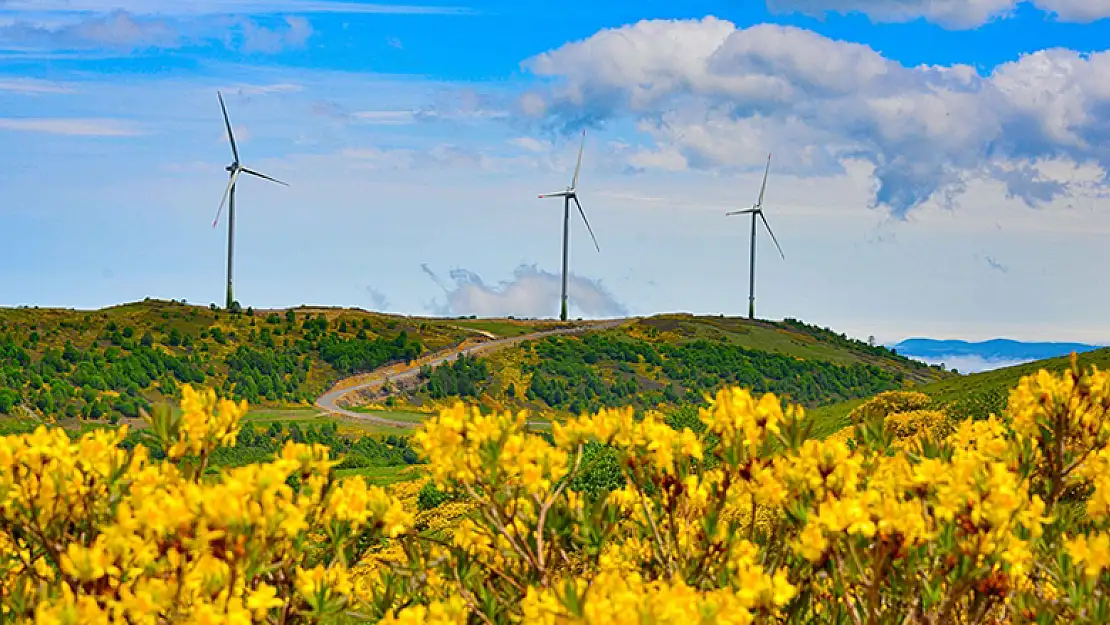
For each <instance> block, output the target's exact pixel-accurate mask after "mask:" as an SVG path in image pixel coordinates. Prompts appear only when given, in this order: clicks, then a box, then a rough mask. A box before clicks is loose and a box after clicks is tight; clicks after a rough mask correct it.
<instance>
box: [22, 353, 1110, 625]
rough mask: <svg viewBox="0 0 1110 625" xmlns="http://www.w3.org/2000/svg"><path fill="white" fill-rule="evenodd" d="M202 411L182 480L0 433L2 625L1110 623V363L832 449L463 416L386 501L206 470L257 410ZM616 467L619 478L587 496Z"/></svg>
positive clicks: (746, 402) (188, 437) (360, 489)
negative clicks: (20, 623)
mask: <svg viewBox="0 0 1110 625" xmlns="http://www.w3.org/2000/svg"><path fill="white" fill-rule="evenodd" d="M183 408H184V415H185V416H183V417H181V418H175V417H173V416H170V415H168V413H161V414H160V415H156V416H155V417H153V418H152V419H151V421H152V427H151V431H152V439H153V440H154V441H155V442H156V443H157V444H158V445H160V446H162V448H164V449H167V450H169V453H168V459H167V461H166V462H164V463H160V464H159V463H152V462H150V461H149V460H148V456H147V453H146V452H145V450H144V448H142V447H138V448H136V449H135V450H134V451H130V452H129V451H124V450H122V449H120V448H119V447H118V438H119V436H120V434H118V433H107V432H100V433H96V434H90V435H86V436H84V437H82V438H81V439H80V440H78V441H70V440H69V439H68V438H66V436H65V435H64V434H62V433H60V432H58V431H54V432H51V431H48V430H45V429H41V430H39V431H38V432H36V433H35V434H32V435H25V436H19V437H14V436H13V437H7V438H5V439H0V440H2V441H3V442H2V444H0V497H2V498H3V499H2V501H0V503H2V504H3V505H2V507H0V524H2V525H0V573H2V574H3V586H2V592H3V593H4V594H3V597H2V599H3V601H2V604H3V605H4V608H5V610H6V612H5V619H6V620H7V619H10V618H12V617H14V620H34V621H36V622H42V623H63V622H64V623H85V622H89V623H98V622H100V623H106V622H121V623H122V622H128V623H140V622H142V623H165V622H203V623H216V622H236V623H249V622H269V623H294V622H335V623H349V622H363V621H371V622H373V621H380V622H384V623H514V622H525V623H610V622H617V623H624V622H630V623H684V624H686V623H771V622H775V623H779V622H789V623H810V622H818V623H853V624H859V625H863V624H865V623H866V624H872V623H875V624H878V623H929V624H942V623H944V624H947V623H960V624H965V623H966V624H970V623H1017V622H1036V623H1053V622H1059V623H1105V622H1110V600H1108V592H1107V591H1108V588H1110V586H1108V583H1110V570H1108V569H1110V423H1108V417H1110V376H1108V375H1107V374H1105V373H1103V372H1100V371H1097V370H1092V371H1090V372H1086V373H1084V372H1081V371H1079V370H1078V368H1077V367H1075V366H1074V365H1073V368H1072V369H1071V370H1070V371H1066V372H1064V373H1063V374H1061V375H1050V374H1048V373H1044V372H1042V373H1040V374H1038V375H1035V376H1031V377H1029V378H1026V379H1024V380H1022V381H1021V382H1020V384H1019V385H1018V387H1017V388H1016V389H1014V391H1013V392H1012V393H1011V395H1010V398H1009V404H1008V408H1007V410H1006V412H1005V413H1004V414H1002V415H998V416H992V417H991V418H988V419H985V420H979V421H964V422H962V423H959V424H958V425H955V426H954V429H953V431H952V432H951V433H950V434H948V435H947V436H946V437H943V438H942V436H941V435H935V436H934V435H930V436H924V437H921V438H920V439H919V441H918V442H919V444H917V445H914V446H898V445H893V444H892V442H893V441H894V440H895V437H894V432H892V431H891V430H890V428H888V427H885V424H884V423H883V422H881V421H880V422H874V421H864V422H862V423H861V424H860V425H858V426H856V427H855V428H854V429H853V430H852V431H851V434H850V438H851V441H850V442H849V441H847V440H845V439H846V438H848V437H847V436H836V437H831V438H830V439H828V440H825V441H819V440H814V439H812V438H810V437H809V435H808V434H809V432H808V423H807V421H806V418H805V416H804V414H803V412H802V411H801V410H800V409H798V408H795V407H786V408H784V407H783V406H782V404H781V402H780V401H779V400H778V399H777V398H775V397H774V396H772V395H764V396H762V397H759V398H756V397H753V396H752V395H751V394H749V393H748V392H746V391H743V390H739V389H726V390H722V391H720V392H719V393H718V394H717V395H716V397H715V398H713V400H712V402H711V403H710V405H709V406H708V407H706V408H703V409H701V410H700V412H699V415H698V417H699V419H698V421H699V427H698V429H699V430H702V431H700V432H697V433H695V431H694V429H692V428H689V427H683V428H681V429H679V428H677V427H674V426H673V424H672V425H669V424H668V423H667V422H666V421H664V420H663V419H662V417H660V416H659V415H656V414H654V413H648V414H647V415H645V416H644V417H643V418H642V419H637V418H636V417H635V415H634V412H633V410H632V409H614V410H602V411H601V412H599V413H597V414H595V415H592V416H582V417H580V418H577V419H572V420H570V421H568V422H566V423H562V424H555V425H554V426H553V431H552V432H551V434H550V436H539V435H536V434H534V433H531V432H528V431H527V430H526V425H525V424H526V415H525V414H524V413H518V414H511V413H501V414H490V415H482V414H480V413H479V411H478V410H477V409H474V408H467V407H465V406H462V405H458V406H456V407H454V408H451V409H447V410H444V411H442V412H441V413H440V414H439V415H438V416H437V417H435V418H432V419H431V420H429V421H428V422H427V423H426V426H425V427H424V428H423V429H422V430H421V431H420V432H419V433H418V434H417V436H416V437H415V445H416V447H417V448H418V449H419V451H420V452H421V453H422V454H423V455H424V456H425V457H426V458H427V460H428V464H427V465H426V466H427V472H428V473H429V474H430V477H429V478H427V480H418V481H413V482H407V483H404V484H398V485H396V486H395V487H393V488H392V489H391V491H390V492H389V493H386V492H385V491H383V490H381V489H377V488H371V487H367V486H366V484H365V482H363V481H362V480H361V479H358V478H353V479H348V480H336V479H335V477H334V474H333V472H332V470H331V465H332V464H333V461H332V460H329V459H328V455H327V451H326V450H323V449H319V448H312V447H308V446H304V445H295V444H289V445H287V446H286V448H285V449H284V450H283V452H282V453H281V455H280V456H279V457H278V458H276V459H275V460H274V461H273V462H271V463H267V464H263V465H254V466H250V467H244V468H240V469H234V470H232V471H227V472H224V473H222V474H220V475H219V476H218V477H217V478H215V479H208V478H202V477H201V476H203V475H204V471H203V467H204V458H205V457H206V454H207V453H210V450H211V448H213V446H215V445H219V444H226V443H227V442H228V441H229V440H231V439H233V438H234V436H235V432H236V428H237V424H238V419H239V418H240V417H241V415H242V411H243V409H244V407H243V406H242V405H236V404H232V403H230V402H216V400H215V398H214V397H213V396H212V395H211V394H197V393H194V392H192V391H191V390H187V391H186V393H185V398H184V400H183ZM932 417H935V415H932V416H929V415H927V414H917V415H916V416H913V417H905V416H904V415H903V417H898V418H895V419H894V420H893V421H898V420H899V419H902V418H904V419H905V421H906V423H907V424H917V425H916V426H914V427H916V428H917V429H916V430H914V432H915V433H918V434H919V433H921V432H922V431H923V429H922V427H921V426H925V427H924V429H925V430H928V429H929V427H930V424H932V423H933V419H932ZM907 427H908V426H907ZM197 441H200V442H197ZM591 446H592V447H591ZM587 448H591V449H598V448H604V449H607V450H611V452H612V453H611V454H608V453H607V454H600V453H590V454H588V453H587V452H586V449H587ZM602 461H604V462H614V463H615V466H616V467H617V469H618V470H619V471H620V473H621V475H622V477H623V481H621V482H619V483H617V485H616V486H615V487H614V488H612V490H607V491H597V493H596V496H586V495H584V494H583V493H584V492H585V491H583V490H579V489H576V488H574V487H573V486H572V485H573V484H574V483H575V479H576V478H577V477H579V476H581V475H583V474H584V473H586V472H587V471H589V470H590V463H593V462H602ZM429 485H430V486H429ZM433 491H434V492H436V493H443V494H444V496H442V497H440V496H438V495H437V496H436V499H437V500H438V501H439V502H440V503H439V505H437V506H435V507H431V508H428V509H425V510H420V506H419V505H418V501H419V499H420V498H421V493H422V492H424V493H425V499H428V497H429V495H428V494H427V493H430V492H433ZM606 492H607V494H605V493H606Z"/></svg>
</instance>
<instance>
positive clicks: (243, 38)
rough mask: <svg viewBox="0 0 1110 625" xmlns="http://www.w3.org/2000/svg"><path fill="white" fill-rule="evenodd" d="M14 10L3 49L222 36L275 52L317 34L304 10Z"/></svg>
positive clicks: (234, 44) (144, 45)
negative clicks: (275, 16)
mask: <svg viewBox="0 0 1110 625" xmlns="http://www.w3.org/2000/svg"><path fill="white" fill-rule="evenodd" d="M14 15H16V16H17V17H16V19H12V20H9V21H8V22H6V23H0V50H10V51H17V52H22V53H36V52H38V53H42V52H47V51H70V52H72V51H94V50H96V51H101V52H107V51H115V52H117V53H124V52H127V53H130V52H134V51H137V50H146V49H153V48H159V49H176V48H181V47H184V46H189V45H198V44H207V43H212V42H218V43H221V44H223V45H225V46H226V47H228V48H230V49H234V50H237V51H241V52H244V53H263V54H272V53H276V52H280V51H282V50H285V49H289V48H299V47H303V46H304V45H305V42H306V41H307V40H308V38H309V37H310V36H311V35H312V34H313V29H312V26H311V24H310V23H309V22H308V20H307V19H305V18H304V17H301V16H289V17H285V18H283V19H281V20H279V21H278V22H277V23H276V25H273V26H270V25H267V23H268V22H266V23H263V22H259V21H257V20H256V19H254V18H251V17H244V16H239V15H227V14H218V15H165V14H149V13H133V12H130V11H128V10H125V9H120V8H115V9H113V10H111V11H108V12H92V13H73V14H63V15H57V16H55V15H47V17H45V18H44V17H39V15H41V14H35V15H27V14H21V13H14Z"/></svg>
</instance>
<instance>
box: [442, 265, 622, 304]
mask: <svg viewBox="0 0 1110 625" xmlns="http://www.w3.org/2000/svg"><path fill="white" fill-rule="evenodd" d="M421 269H423V271H424V273H426V274H428V276H429V277H431V278H432V280H434V281H435V282H436V284H437V285H439V287H440V288H441V289H443V291H444V294H445V295H446V301H445V302H443V303H438V302H436V301H433V303H432V304H431V305H430V306H429V308H431V309H432V310H433V312H435V313H436V314H441V315H477V316H479V317H507V316H510V315H513V316H516V317H550V316H552V315H554V314H556V312H557V311H558V310H559V297H560V294H561V288H562V287H561V285H562V277H561V276H560V275H558V274H554V273H548V272H546V271H543V270H541V269H538V268H537V267H536V266H535V265H521V266H520V267H518V268H517V269H516V271H514V272H513V279H512V280H506V281H502V282H500V283H499V284H496V285H488V284H486V283H485V282H484V281H483V280H482V277H481V276H479V275H478V274H476V273H474V272H473V271H468V270H466V269H455V270H453V271H451V273H450V277H451V280H452V281H453V282H454V285H453V286H449V285H447V284H445V283H444V281H443V280H441V279H440V278H439V276H437V275H436V274H435V272H434V271H432V270H431V268H429V267H428V266H427V265H426V264H425V265H421ZM567 299H568V300H569V306H570V308H571V309H572V310H576V311H578V313H579V314H581V315H583V316H588V317H623V316H626V315H627V314H628V310H627V309H626V308H625V307H624V305H623V304H621V303H620V302H619V301H617V299H616V298H615V297H614V296H613V295H612V294H611V293H609V291H608V290H607V289H606V288H605V287H604V286H603V285H602V284H601V282H600V281H599V280H591V279H589V278H586V277H583V276H578V275H575V274H573V273H572V274H570V275H569V276H568V277H567Z"/></svg>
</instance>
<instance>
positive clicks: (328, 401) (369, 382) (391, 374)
mask: <svg viewBox="0 0 1110 625" xmlns="http://www.w3.org/2000/svg"><path fill="white" fill-rule="evenodd" d="M627 321H629V320H628V319H610V320H606V321H596V322H588V323H583V324H582V325H578V326H575V327H573V328H561V329H558V330H544V331H542V332H533V333H531V334H522V335H520V336H513V337H507V338H502V339H494V340H492V341H486V342H484V343H478V344H467V343H465V342H464V343H463V344H462V345H461V346H459V347H455V348H452V349H450V350H446V351H443V352H440V353H438V354H436V355H434V356H432V357H431V358H425V359H421V360H419V361H418V362H417V363H416V364H414V365H413V366H411V367H408V366H398V365H389V366H386V367H382V368H380V369H377V370H376V371H373V372H371V373H361V374H359V375H356V376H351V377H349V378H344V379H343V380H340V381H339V382H337V383H336V384H335V386H333V387H332V388H331V390H329V391H328V392H326V393H324V394H323V395H321V396H320V397H319V398H317V399H316V407H317V408H320V409H321V410H324V411H326V412H329V413H331V414H335V415H342V416H344V417H347V418H350V419H359V420H362V421H369V422H372V423H376V424H379V425H385V426H390V427H396V428H405V429H407V428H411V427H412V423H411V422H406V421H394V420H393V419H387V418H385V417H379V416H377V415H373V414H368V413H365V412H355V411H353V410H347V409H346V408H342V407H340V406H339V405H338V401H339V399H340V398H341V397H343V396H344V395H347V394H348V393H354V392H357V391H360V390H363V389H376V388H379V387H381V385H382V384H384V383H385V381H386V380H387V379H388V380H390V381H391V382H393V383H401V382H406V381H413V380H415V379H416V377H417V376H418V375H420V368H421V367H422V366H424V365H429V366H432V367H436V366H439V365H441V364H443V363H445V362H450V361H451V360H454V359H455V358H458V357H459V355H460V354H466V355H468V356H473V355H477V354H484V353H488V352H494V351H497V350H499V349H504V348H506V347H511V346H513V345H516V344H518V343H521V342H523V341H530V340H535V339H541V338H544V337H546V336H558V335H562V334H582V333H583V332H590V331H596V330H607V329H610V328H615V327H617V326H620V325H621V324H623V323H625V322H627Z"/></svg>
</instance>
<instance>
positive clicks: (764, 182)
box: [756, 154, 771, 208]
mask: <svg viewBox="0 0 1110 625" xmlns="http://www.w3.org/2000/svg"><path fill="white" fill-rule="evenodd" d="M769 173H771V155H770V154H768V155H767V169H764V170H763V186H762V187H760V189H759V202H757V203H756V207H757V208H763V194H764V193H766V191H767V174H769Z"/></svg>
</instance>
